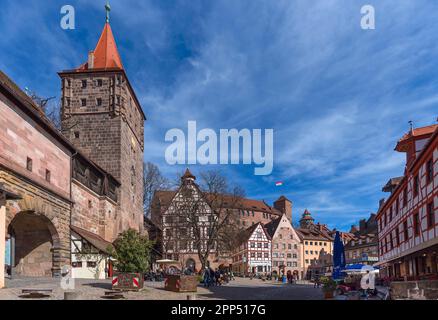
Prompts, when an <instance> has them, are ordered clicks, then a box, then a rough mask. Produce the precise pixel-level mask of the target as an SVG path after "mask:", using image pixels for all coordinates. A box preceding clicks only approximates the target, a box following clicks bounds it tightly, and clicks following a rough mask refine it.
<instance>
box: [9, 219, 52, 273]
mask: <svg viewBox="0 0 438 320" xmlns="http://www.w3.org/2000/svg"><path fill="white" fill-rule="evenodd" d="M9 234H10V235H11V236H12V239H13V241H12V243H13V245H12V248H11V264H12V269H13V274H15V275H19V276H25V277H51V276H52V275H53V272H54V270H55V269H57V268H58V267H59V266H58V265H57V264H59V263H57V261H56V260H57V259H56V250H55V248H58V247H59V238H58V234H57V232H56V229H55V227H54V226H53V224H52V222H51V221H50V220H49V219H48V218H47V217H45V216H43V215H37V214H35V213H33V212H20V213H18V214H17V215H16V216H15V217H14V219H13V220H12V221H11V223H10V225H9Z"/></svg>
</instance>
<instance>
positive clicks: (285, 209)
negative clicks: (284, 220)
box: [274, 196, 292, 222]
mask: <svg viewBox="0 0 438 320" xmlns="http://www.w3.org/2000/svg"><path fill="white" fill-rule="evenodd" d="M274 208H275V209H277V210H278V211H281V213H283V214H285V215H286V216H287V217H288V219H289V220H290V222H292V201H290V200H289V199H287V198H286V197H285V196H281V197H280V198H278V200H277V201H275V202H274Z"/></svg>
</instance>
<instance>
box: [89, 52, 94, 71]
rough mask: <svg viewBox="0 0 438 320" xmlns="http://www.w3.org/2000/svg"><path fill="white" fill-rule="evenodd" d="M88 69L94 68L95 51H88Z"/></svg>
mask: <svg viewBox="0 0 438 320" xmlns="http://www.w3.org/2000/svg"><path fill="white" fill-rule="evenodd" d="M88 69H94V51H90V52H89V53H88Z"/></svg>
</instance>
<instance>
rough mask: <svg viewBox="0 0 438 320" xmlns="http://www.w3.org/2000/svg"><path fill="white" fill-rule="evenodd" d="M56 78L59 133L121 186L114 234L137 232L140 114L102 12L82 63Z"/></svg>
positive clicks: (141, 145) (140, 190) (140, 184)
mask: <svg viewBox="0 0 438 320" xmlns="http://www.w3.org/2000/svg"><path fill="white" fill-rule="evenodd" d="M108 10H109V8H108ZM59 76H60V77H61V80H62V106H61V123H62V132H63V134H64V135H65V136H66V137H67V138H68V139H69V140H70V141H71V142H72V143H73V144H74V145H75V146H76V147H77V148H78V149H79V150H81V151H82V152H83V153H84V154H85V155H86V156H88V157H89V158H90V159H91V160H92V161H94V162H95V163H97V164H98V165H99V166H100V167H102V168H103V169H104V170H106V171H107V172H108V173H110V174H111V175H112V176H114V177H115V178H116V179H118V180H119V182H120V184H121V187H120V188H119V190H118V195H117V197H118V208H119V210H118V212H117V214H116V217H115V219H116V230H115V233H116V234H117V233H119V232H121V231H123V230H126V229H128V228H133V229H136V230H142V228H143V151H144V141H143V140H144V121H145V120H146V118H145V115H144V113H143V110H142V108H141V105H140V102H139V101H138V99H137V97H136V94H135V92H134V89H133V87H132V86H131V84H130V82H129V80H128V77H127V74H126V71H125V68H124V66H123V64H122V60H121V58H120V54H119V52H118V49H117V45H116V41H115V39H114V35H113V32H112V30H111V26H110V23H109V17H108V15H107V21H106V23H105V26H104V28H103V31H102V34H101V36H100V38H99V41H98V43H97V45H96V48H95V49H94V50H93V51H91V52H89V54H88V61H87V62H86V63H84V64H82V65H81V66H79V67H78V68H76V69H73V70H66V71H62V72H60V73H59ZM85 174H86V173H85ZM88 178H89V179H91V180H92V179H93V177H88ZM102 223H105V222H102Z"/></svg>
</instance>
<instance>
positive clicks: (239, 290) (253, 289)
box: [0, 278, 323, 300]
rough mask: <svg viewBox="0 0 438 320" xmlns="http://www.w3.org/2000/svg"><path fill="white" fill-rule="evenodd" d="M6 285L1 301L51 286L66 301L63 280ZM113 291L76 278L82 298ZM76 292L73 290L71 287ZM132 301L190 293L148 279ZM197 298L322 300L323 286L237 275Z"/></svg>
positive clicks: (106, 284) (107, 282)
mask: <svg viewBox="0 0 438 320" xmlns="http://www.w3.org/2000/svg"><path fill="white" fill-rule="evenodd" d="M6 285H7V288H5V289H1V290H0V300H28V299H26V298H21V297H20V296H22V290H23V289H52V290H53V291H52V293H51V294H49V295H50V296H49V297H47V298H43V299H45V300H63V299H64V290H62V288H61V286H60V279H52V278H20V279H14V280H7V281H6ZM109 290H111V281H110V280H80V279H76V280H75V290H74V291H75V292H76V293H78V294H79V298H80V299H81V300H104V299H105V292H106V291H109ZM71 291H73V290H71ZM123 295H124V297H125V299H129V300H187V296H188V295H190V296H192V295H193V294H190V293H175V292H169V291H165V290H164V283H163V282H145V286H144V289H142V290H141V291H139V292H124V293H123ZM194 295H195V299H197V300H318V299H323V295H322V292H321V289H315V288H313V286H312V285H291V284H280V283H274V282H270V281H262V280H259V279H252V280H250V279H249V278H236V280H234V281H231V282H230V283H228V284H226V285H223V286H219V287H210V288H204V287H202V285H200V286H199V287H198V292H197V293H196V294H194Z"/></svg>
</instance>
